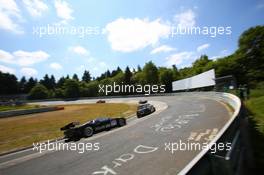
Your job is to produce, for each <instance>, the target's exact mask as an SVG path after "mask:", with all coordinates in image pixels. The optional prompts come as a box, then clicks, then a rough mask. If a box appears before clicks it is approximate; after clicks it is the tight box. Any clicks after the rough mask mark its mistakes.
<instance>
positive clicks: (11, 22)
mask: <svg viewBox="0 0 264 175" xmlns="http://www.w3.org/2000/svg"><path fill="white" fill-rule="evenodd" d="M16 20H17V21H16ZM21 20H22V17H21V15H20V10H19V8H18V7H17V4H16V2H15V1H14V0H8V1H7V0H0V29H4V30H6V31H10V32H13V33H16V34H22V33H24V31H23V30H22V29H21V26H20V25H19V24H18V23H17V22H19V21H21Z"/></svg>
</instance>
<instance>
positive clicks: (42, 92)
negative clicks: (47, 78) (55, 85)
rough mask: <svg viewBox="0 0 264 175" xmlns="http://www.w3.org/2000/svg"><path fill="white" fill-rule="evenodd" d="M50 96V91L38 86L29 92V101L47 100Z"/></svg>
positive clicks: (40, 85)
mask: <svg viewBox="0 0 264 175" xmlns="http://www.w3.org/2000/svg"><path fill="white" fill-rule="evenodd" d="M48 96H49V92H48V89H47V88H46V87H45V86H44V85H42V84H37V85H36V86H34V87H33V88H32V89H31V91H30V92H29V99H45V98H48Z"/></svg>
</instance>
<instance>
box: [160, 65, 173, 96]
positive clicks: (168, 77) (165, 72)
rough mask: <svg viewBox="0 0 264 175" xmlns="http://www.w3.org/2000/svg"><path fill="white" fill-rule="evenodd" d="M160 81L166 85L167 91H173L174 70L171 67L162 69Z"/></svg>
mask: <svg viewBox="0 0 264 175" xmlns="http://www.w3.org/2000/svg"><path fill="white" fill-rule="evenodd" d="M159 81H160V83H161V84H164V85H165V86H166V87H165V89H166V92H171V91H172V82H173V72H172V70H170V69H167V68H164V69H160V73H159Z"/></svg>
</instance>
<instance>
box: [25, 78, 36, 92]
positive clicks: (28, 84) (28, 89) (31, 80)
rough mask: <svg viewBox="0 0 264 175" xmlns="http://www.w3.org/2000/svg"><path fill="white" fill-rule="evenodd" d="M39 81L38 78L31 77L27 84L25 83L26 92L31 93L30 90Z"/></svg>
mask: <svg viewBox="0 0 264 175" xmlns="http://www.w3.org/2000/svg"><path fill="white" fill-rule="evenodd" d="M37 83H38V80H37V79H34V78H33V77H30V78H29V79H28V82H27V84H26V85H25V92H26V93H29V92H30V90H31V89H32V88H33V87H34V86H36V84H37Z"/></svg>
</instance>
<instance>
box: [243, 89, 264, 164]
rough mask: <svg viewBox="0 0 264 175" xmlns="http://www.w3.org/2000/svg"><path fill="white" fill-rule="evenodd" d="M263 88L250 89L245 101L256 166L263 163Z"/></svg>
mask: <svg viewBox="0 0 264 175" xmlns="http://www.w3.org/2000/svg"><path fill="white" fill-rule="evenodd" d="M263 92H264V90H262V91H260V90H252V92H251V96H250V99H249V100H247V101H246V102H245V104H246V107H247V109H248V111H249V113H250V118H249V119H250V132H251V133H250V134H251V139H252V147H253V152H254V157H255V161H256V168H257V169H262V166H263V165H264V151H263V148H264V93H263ZM257 94H258V95H257Z"/></svg>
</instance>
